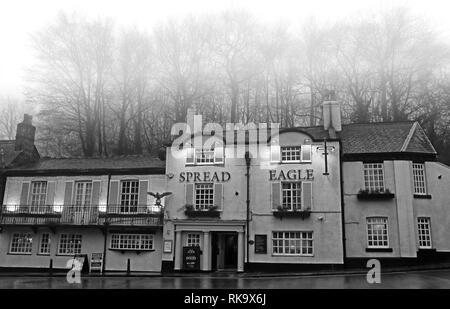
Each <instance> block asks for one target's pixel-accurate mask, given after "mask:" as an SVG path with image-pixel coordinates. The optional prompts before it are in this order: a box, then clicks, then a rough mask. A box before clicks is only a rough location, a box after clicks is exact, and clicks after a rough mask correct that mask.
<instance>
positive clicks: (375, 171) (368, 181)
mask: <svg viewBox="0 0 450 309" xmlns="http://www.w3.org/2000/svg"><path fill="white" fill-rule="evenodd" d="M364 185H365V187H366V189H367V190H369V191H380V192H384V172H383V163H369V164H367V163H366V164H364Z"/></svg>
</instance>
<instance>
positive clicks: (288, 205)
mask: <svg viewBox="0 0 450 309" xmlns="http://www.w3.org/2000/svg"><path fill="white" fill-rule="evenodd" d="M281 191H282V194H283V204H282V206H283V208H284V209H289V210H296V209H301V208H302V198H301V197H302V183H301V182H300V181H298V182H283V183H282V189H281Z"/></svg>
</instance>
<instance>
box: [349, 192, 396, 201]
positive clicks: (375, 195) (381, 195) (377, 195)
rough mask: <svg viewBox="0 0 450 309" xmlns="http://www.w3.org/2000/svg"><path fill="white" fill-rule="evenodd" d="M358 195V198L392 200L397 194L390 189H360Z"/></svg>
mask: <svg viewBox="0 0 450 309" xmlns="http://www.w3.org/2000/svg"><path fill="white" fill-rule="evenodd" d="M357 197H358V200H390V199H393V198H394V197H395V194H394V193H391V192H390V191H389V189H386V190H383V191H379V190H368V189H365V190H363V189H361V190H359V192H358V194H357Z"/></svg>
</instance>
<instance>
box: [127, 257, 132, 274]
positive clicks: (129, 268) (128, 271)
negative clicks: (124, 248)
mask: <svg viewBox="0 0 450 309" xmlns="http://www.w3.org/2000/svg"><path fill="white" fill-rule="evenodd" d="M130 270H131V262H130V259H128V260H127V276H129V275H130Z"/></svg>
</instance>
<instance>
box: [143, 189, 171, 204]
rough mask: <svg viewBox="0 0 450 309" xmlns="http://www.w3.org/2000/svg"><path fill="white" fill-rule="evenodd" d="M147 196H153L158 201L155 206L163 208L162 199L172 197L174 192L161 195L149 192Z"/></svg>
mask: <svg viewBox="0 0 450 309" xmlns="http://www.w3.org/2000/svg"><path fill="white" fill-rule="evenodd" d="M147 194H148V195H151V196H153V197H154V198H155V199H156V201H155V205H156V206H161V199H162V198H163V197H165V196H167V195H171V194H172V192H164V193H159V192H156V193H153V192H147Z"/></svg>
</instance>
